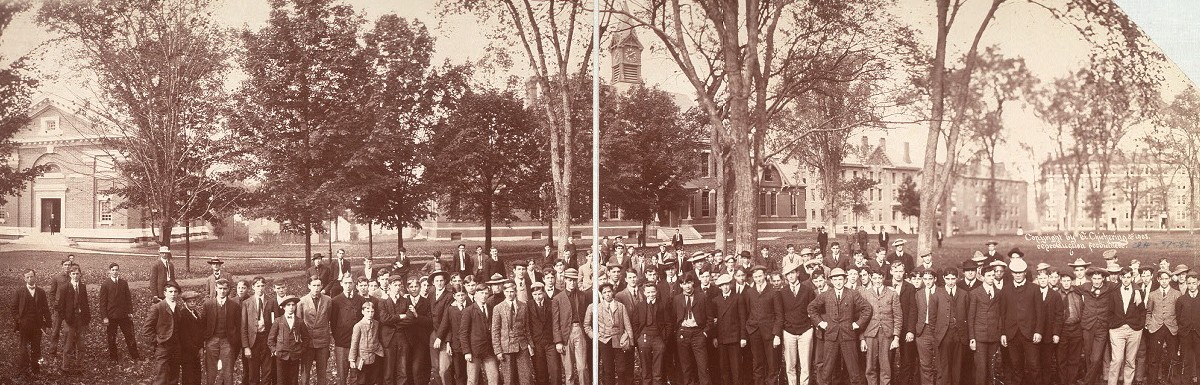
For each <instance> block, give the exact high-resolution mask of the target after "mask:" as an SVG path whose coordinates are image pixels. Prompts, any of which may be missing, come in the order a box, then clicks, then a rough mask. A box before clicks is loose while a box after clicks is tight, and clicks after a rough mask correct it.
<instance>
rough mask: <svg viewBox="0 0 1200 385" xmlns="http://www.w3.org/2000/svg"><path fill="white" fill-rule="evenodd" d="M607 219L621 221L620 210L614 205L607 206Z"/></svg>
mask: <svg viewBox="0 0 1200 385" xmlns="http://www.w3.org/2000/svg"><path fill="white" fill-rule="evenodd" d="M608 219H621V208H620V207H617V206H616V205H609V206H608Z"/></svg>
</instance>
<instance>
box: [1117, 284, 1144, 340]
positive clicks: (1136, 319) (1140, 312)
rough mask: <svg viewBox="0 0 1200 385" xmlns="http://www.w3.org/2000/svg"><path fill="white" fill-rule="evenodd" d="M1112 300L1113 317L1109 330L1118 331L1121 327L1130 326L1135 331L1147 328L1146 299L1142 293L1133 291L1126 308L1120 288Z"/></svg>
mask: <svg viewBox="0 0 1200 385" xmlns="http://www.w3.org/2000/svg"><path fill="white" fill-rule="evenodd" d="M1111 298H1112V307H1113V310H1112V314H1113V317H1112V320H1111V322H1109V323H1108V328H1109V329H1116V328H1119V327H1121V325H1129V327H1131V328H1133V330H1142V329H1143V328H1145V327H1146V299H1145V298H1144V297H1142V294H1141V292H1140V291H1138V290H1137V289H1136V288H1134V289H1133V290H1132V293H1131V294H1130V296H1129V306H1125V300H1124V299H1123V298H1122V297H1121V288H1120V287H1117V289H1116V290H1114V291H1113V295H1112V297H1111Z"/></svg>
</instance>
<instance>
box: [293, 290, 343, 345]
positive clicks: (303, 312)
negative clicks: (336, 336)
mask: <svg viewBox="0 0 1200 385" xmlns="http://www.w3.org/2000/svg"><path fill="white" fill-rule="evenodd" d="M319 295H320V296H321V297H320V298H321V301H320V302H319V303H317V304H314V303H313V299H314V297H313V295H312V294H308V295H305V296H303V297H300V302H299V303H297V304H296V315H297V316H299V317H300V319H301V320H303V321H304V326H307V327H308V334H309V336H310V337H312V338H310V339H309V342H310V343H311V344H310V346H312V347H314V348H328V347H329V344H331V343H333V324H332V323H331V320H332V319H333V307H334V306H333V299H332V298H329V296H327V295H324V294H319Z"/></svg>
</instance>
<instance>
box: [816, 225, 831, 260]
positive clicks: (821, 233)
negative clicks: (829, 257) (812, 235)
mask: <svg viewBox="0 0 1200 385" xmlns="http://www.w3.org/2000/svg"><path fill="white" fill-rule="evenodd" d="M828 247H829V233H826V232H825V226H821V227H818V228H817V248H819V249H820V251H818V252H817V253H818V254H825V252H826V251H828V250H829V249H828Z"/></svg>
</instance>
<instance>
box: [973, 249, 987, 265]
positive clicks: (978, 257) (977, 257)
mask: <svg viewBox="0 0 1200 385" xmlns="http://www.w3.org/2000/svg"><path fill="white" fill-rule="evenodd" d="M970 261H971V262H975V263H976V265H978V266H983V262H984V261H987V257H986V256H984V255H983V252H982V251H979V250H975V254H974V255H971V259H970Z"/></svg>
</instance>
